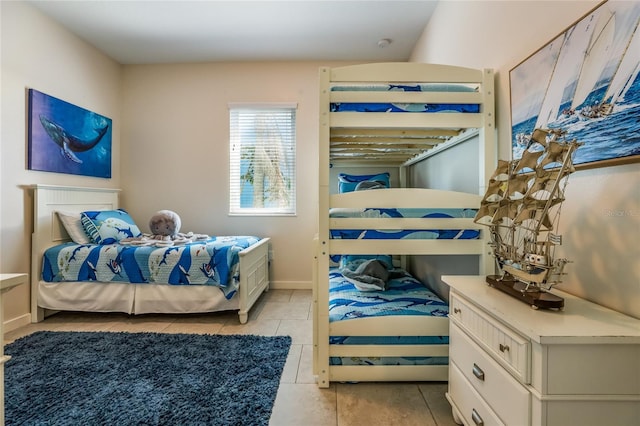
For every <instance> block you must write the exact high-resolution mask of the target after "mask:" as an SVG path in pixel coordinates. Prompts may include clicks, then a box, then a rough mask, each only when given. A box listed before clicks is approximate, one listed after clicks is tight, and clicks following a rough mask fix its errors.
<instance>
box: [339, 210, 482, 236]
mask: <svg viewBox="0 0 640 426" xmlns="http://www.w3.org/2000/svg"><path fill="white" fill-rule="evenodd" d="M476 212H477V210H475V209H458V208H450V209H446V208H442V209H433V208H365V209H362V210H360V209H331V211H330V217H332V218H350V217H355V218H369V219H381V218H424V219H437V218H442V219H451V218H468V219H469V218H473V217H475V215H476ZM330 235H331V238H333V239H345V240H346V239H376V240H379V239H382V240H400V239H422V240H434V239H438V240H474V239H478V238H479V237H480V231H479V230H476V229H409V230H404V229H398V230H389V229H386V230H375V229H331V230H330Z"/></svg>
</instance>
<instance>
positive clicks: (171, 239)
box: [120, 210, 209, 247]
mask: <svg viewBox="0 0 640 426" xmlns="http://www.w3.org/2000/svg"><path fill="white" fill-rule="evenodd" d="M181 226H182V221H181V220H180V216H178V213H176V212H174V211H171V210H160V211H157V212H156V213H155V214H154V215H153V216H151V219H150V220H149V230H150V231H151V233H150V234H142V235H141V236H140V237H135V238H125V239H124V240H120V243H121V244H131V245H138V246H140V245H153V246H159V247H169V246H173V245H176V244H185V243H191V242H193V241H202V240H206V239H208V238H209V236H208V235H205V234H194V233H193V232H189V233H186V234H184V233H181V232H180V227H181Z"/></svg>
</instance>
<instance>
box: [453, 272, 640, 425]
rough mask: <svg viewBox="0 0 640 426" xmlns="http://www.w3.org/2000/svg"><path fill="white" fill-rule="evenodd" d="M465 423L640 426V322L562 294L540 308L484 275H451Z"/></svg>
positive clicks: (456, 410)
mask: <svg viewBox="0 0 640 426" xmlns="http://www.w3.org/2000/svg"><path fill="white" fill-rule="evenodd" d="M443 281H444V282H446V283H447V284H449V286H450V288H451V293H450V308H449V318H450V326H449V327H450V343H449V359H450V365H449V391H448V392H447V399H448V400H449V402H450V403H451V406H452V410H453V415H454V418H455V420H456V422H458V423H459V424H466V425H471V426H473V425H486V426H490V425H508V426H529V425H530V426H537V425H541V426H555V425H558V426H570V425H580V426H588V425H598V426H602V425H610V426H623V425H636V426H637V425H640V320H638V319H635V318H632V317H630V316H627V315H623V314H620V313H618V312H615V311H612V310H610V309H607V308H604V307H602V306H600V305H596V304H594V303H591V302H588V301H586V300H584V299H580V298H577V297H574V296H571V295H569V294H567V293H563V292H560V291H556V290H553V292H554V293H556V294H558V295H559V296H562V297H564V298H565V307H564V310H562V311H547V310H534V309H532V308H531V307H529V306H528V305H526V304H524V303H522V302H520V301H518V300H516V299H514V298H512V297H510V296H508V295H506V294H504V293H502V292H500V291H498V290H496V289H494V288H492V287H490V286H489V285H487V284H486V282H485V279H484V277H480V276H444V277H443Z"/></svg>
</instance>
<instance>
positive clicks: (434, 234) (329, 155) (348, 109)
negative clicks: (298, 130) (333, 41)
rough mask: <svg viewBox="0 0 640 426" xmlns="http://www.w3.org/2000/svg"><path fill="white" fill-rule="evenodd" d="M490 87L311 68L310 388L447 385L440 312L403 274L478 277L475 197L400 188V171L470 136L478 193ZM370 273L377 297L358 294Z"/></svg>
mask: <svg viewBox="0 0 640 426" xmlns="http://www.w3.org/2000/svg"><path fill="white" fill-rule="evenodd" d="M493 79H494V76H493V73H492V72H491V70H474V69H468V68H460V67H453V66H443V65H432V64H418V63H395V64H394V63H385V64H365V65H356V66H347V67H340V68H321V70H320V143H319V162H320V164H319V172H320V178H319V183H320V190H319V208H320V213H319V221H318V235H317V238H316V239H315V250H316V252H315V262H314V274H313V275H314V278H313V289H314V374H315V375H316V376H317V381H318V385H319V386H320V387H328V386H329V384H330V383H331V382H333V381H340V382H359V381H446V380H447V379H448V329H449V327H448V304H447V303H446V301H445V300H443V298H442V297H440V296H439V295H437V294H436V293H435V292H434V291H433V289H432V288H431V286H430V284H432V283H422V282H420V281H418V280H417V279H416V278H414V277H412V276H411V275H410V274H409V273H408V272H406V270H405V269H404V267H406V265H407V262H406V260H407V256H411V255H438V256H441V255H452V256H457V255H473V256H477V258H478V270H479V272H480V273H481V274H483V273H485V272H484V271H485V270H489V269H490V268H491V267H492V260H491V258H490V256H488V253H487V252H488V249H487V235H485V234H484V233H483V232H482V230H481V229H480V227H479V226H478V225H476V224H474V223H473V217H474V215H475V211H476V209H477V208H478V207H479V206H480V200H481V195H480V194H482V193H483V192H484V190H483V188H481V187H479V188H478V191H477V193H475V194H471V193H462V192H452V191H443V190H433V189H423V188H409V187H407V181H408V177H407V169H408V167H409V166H410V165H411V164H413V163H415V162H417V161H420V160H421V159H423V158H426V157H428V156H430V155H433V153H436V152H439V151H442V150H443V149H445V148H446V147H448V146H451V145H453V144H456V143H459V142H461V141H464V140H466V139H468V138H469V134H472V135H474V137H476V138H477V140H478V144H479V154H480V155H479V161H480V176H479V181H480V182H486V181H487V179H486V178H487V177H488V176H487V173H490V171H491V170H493V168H494V164H495V161H496V160H495V129H494V127H495V126H494V103H493V102H494V100H493V99H494V94H493V90H494V88H493V87H494V86H493V85H494V82H493ZM363 164H364V165H366V166H371V167H377V168H378V170H379V168H380V167H383V168H387V169H388V170H395V171H394V173H395V172H397V175H398V179H397V180H398V181H399V183H400V185H398V186H400V187H399V188H398V187H396V188H391V187H390V186H391V185H390V184H389V182H388V181H387V180H386V179H385V178H387V177H388V174H387V173H377V174H376V173H374V174H368V175H367V174H363V173H359V174H358V171H359V170H365V169H363V168H362V166H363ZM332 168H334V171H331V169H332ZM335 169H341V170H347V171H349V174H347V173H342V174H341V175H340V176H339V177H338V180H339V185H337V186H338V188H335V187H336V185H335V182H334V185H330V183H331V181H332V179H331V177H330V175H332V174H333V175H335V173H336V171H335ZM334 180H335V179H334ZM332 186H333V187H332ZM369 188H370V189H369ZM336 192H337V193H336ZM377 261H380V262H381V263H377ZM380 265H387V272H388V274H389V276H388V277H387V276H386V275H387V274H386V273H383V274H382V275H383V276H384V278H387V282H386V283H385V289H384V290H378V289H372V288H371V287H370V286H369V287H367V284H369V283H371V282H372V280H373V282H379V280H377V278H379V277H380V274H379V273H377V275H375V276H373V277H372V276H371V274H370V271H373V270H374V269H369V270H368V269H367V268H369V266H377V267H378V268H379V267H380ZM398 266H402V267H403V268H398ZM354 276H355V277H356V278H355V279H354ZM362 281H365V285H363V284H362Z"/></svg>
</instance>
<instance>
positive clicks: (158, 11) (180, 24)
mask: <svg viewBox="0 0 640 426" xmlns="http://www.w3.org/2000/svg"><path fill="white" fill-rule="evenodd" d="M28 1H29V2H30V3H31V4H33V5H34V6H35V7H37V8H38V9H40V10H41V11H42V12H43V13H45V14H46V15H48V16H50V17H51V18H53V19H54V20H56V21H58V22H60V23H61V24H62V25H63V26H65V27H66V28H68V29H69V30H70V31H71V32H73V33H75V34H77V35H78V36H79V37H81V38H82V39H84V40H86V41H87V42H89V43H90V44H91V45H93V46H95V47H97V48H98V49H100V50H101V51H103V52H104V53H105V54H107V55H108V56H110V57H111V58H113V59H115V60H116V61H117V62H119V63H122V64H145V63H174V62H214V61H264V60H268V61H305V60H336V61H340V60H347V61H380V62H383V61H385V62H386V61H406V60H408V59H409V56H410V54H411V51H412V49H413V47H414V45H415V43H416V42H417V41H418V39H419V37H420V35H421V34H422V31H423V30H424V28H425V26H426V24H427V22H428V20H429V18H430V16H431V14H432V13H433V10H434V9H435V7H436V5H437V1H435V0H422V1H420V0H414V1H382V0H381V1H368V0H340V1H336V0H321V1H311V0H309V1H307V0H296V1H245V0H236V1H217V0H208V1H206V0H205V1H202V0H201V1H178V0H173V1H154V0H142V1H116V0H111V1H108V0H102V1H90V0H83V1H42V0H28ZM381 39H390V40H391V44H389V46H387V47H384V48H381V47H379V46H378V42H379V41H380V40H381Z"/></svg>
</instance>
